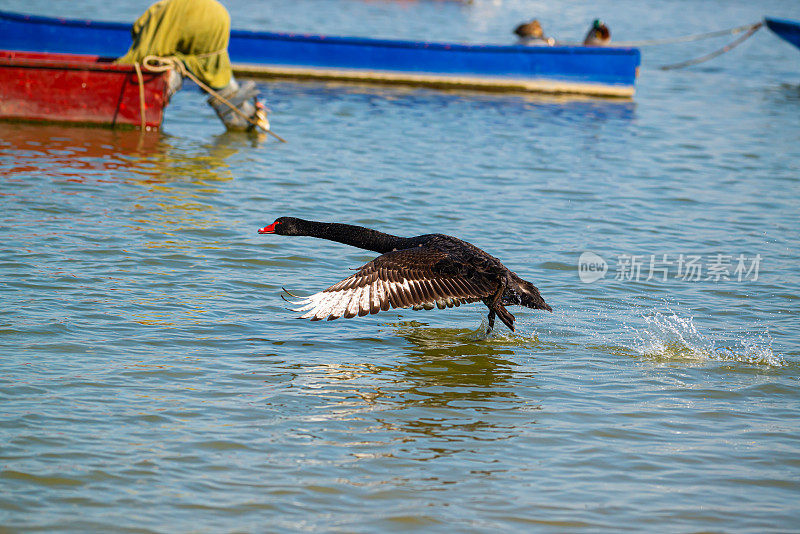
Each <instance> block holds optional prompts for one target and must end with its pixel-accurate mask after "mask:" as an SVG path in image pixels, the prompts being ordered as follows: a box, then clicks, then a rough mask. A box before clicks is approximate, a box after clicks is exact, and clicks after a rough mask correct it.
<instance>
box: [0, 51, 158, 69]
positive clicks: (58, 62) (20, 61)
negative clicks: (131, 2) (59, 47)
mask: <svg viewBox="0 0 800 534" xmlns="http://www.w3.org/2000/svg"><path fill="white" fill-rule="evenodd" d="M5 52H10V53H12V54H17V53H19V54H32V53H33V54H37V55H53V56H59V55H68V56H73V57H76V56H82V57H85V58H86V60H85V61H82V60H70V59H58V58H31V57H4V56H2V55H1V54H3V53H5ZM113 59H114V58H107V57H105V56H98V55H93V54H85V55H84V54H58V53H50V52H29V51H26V50H6V49H0V67H17V68H30V69H49V70H82V71H94V72H109V73H120V74H133V73H134V72H136V69H135V68H134V66H133V65H121V64H118V63H113ZM98 60H107V61H98ZM142 74H147V75H160V74H162V73H161V72H153V71H150V70H148V69H146V68H143V69H142Z"/></svg>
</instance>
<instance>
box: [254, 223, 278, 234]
mask: <svg viewBox="0 0 800 534" xmlns="http://www.w3.org/2000/svg"><path fill="white" fill-rule="evenodd" d="M258 233H259V234H274V233H275V223H272V224H270V225H269V226H265V227H264V228H259V229H258Z"/></svg>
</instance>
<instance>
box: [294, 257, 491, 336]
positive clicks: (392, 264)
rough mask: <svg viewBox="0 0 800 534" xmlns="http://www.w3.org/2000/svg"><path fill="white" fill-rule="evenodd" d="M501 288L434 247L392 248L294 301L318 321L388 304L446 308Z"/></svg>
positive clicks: (480, 297)
mask: <svg viewBox="0 0 800 534" xmlns="http://www.w3.org/2000/svg"><path fill="white" fill-rule="evenodd" d="M496 290H497V287H496V284H495V283H493V282H492V281H491V279H490V278H489V277H487V276H486V275H483V274H481V273H480V272H476V271H475V270H474V269H473V268H471V267H470V266H469V265H468V264H465V263H462V262H459V261H456V260H453V259H452V258H451V257H450V256H449V255H448V254H447V253H445V252H441V251H437V250H431V249H429V248H421V247H420V248H411V249H404V250H396V251H393V252H388V253H386V254H383V255H382V256H378V257H377V258H375V259H374V260H372V261H371V262H369V263H367V264H366V265H364V266H362V267H361V268H360V269H358V271H357V272H356V273H355V274H353V275H352V276H349V277H347V278H345V279H344V280H342V281H341V282H339V283H337V284H334V285H332V286H331V287H329V288H328V289H326V290H324V291H320V292H319V293H315V294H313V295H310V296H308V297H306V298H304V299H302V300H300V301H297V302H294V304H296V305H299V306H300V307H299V308H297V309H295V310H293V311H297V312H304V314H303V315H302V317H301V318H303V319H311V320H312V321H319V320H321V319H328V320H329V321H330V320H333V319H338V318H339V317H345V318H350V317H355V316H356V315H367V314H369V313H378V312H379V311H381V310H384V311H386V310H388V309H389V308H414V309H423V308H425V309H429V310H430V309H433V307H434V306H436V307H438V308H440V309H443V308H446V307H447V308H449V307H451V306H460V305H461V304H464V303H468V302H477V301H479V300H482V299H484V298H486V297H488V296H489V295H491V294H493V293H494V292H495V291H496Z"/></svg>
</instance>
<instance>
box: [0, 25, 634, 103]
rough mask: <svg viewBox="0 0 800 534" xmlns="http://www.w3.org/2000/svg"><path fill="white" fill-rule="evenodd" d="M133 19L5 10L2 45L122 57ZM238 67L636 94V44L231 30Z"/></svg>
mask: <svg viewBox="0 0 800 534" xmlns="http://www.w3.org/2000/svg"><path fill="white" fill-rule="evenodd" d="M130 28H131V26H130V25H129V24H123V23H114V22H97V21H88V20H66V19H54V18H49V17H38V16H27V15H19V14H15V13H7V12H0V48H5V49H15V50H30V51H43V52H62V53H77V54H98V55H103V56H121V55H122V54H124V53H125V51H126V50H127V49H128V47H129V46H130V42H131V37H130ZM228 51H229V53H230V56H231V61H232V62H233V64H234V72H235V73H237V74H238V75H244V76H256V77H279V78H304V79H318V80H340V81H341V80H344V81H353V82H360V83H391V84H405V85H421V86H428V87H437V88H450V89H452V88H463V89H478V90H493V91H533V92H544V93H576V94H589V95H600V96H616V97H630V96H632V95H633V92H634V82H635V81H636V74H637V69H638V67H639V63H640V54H639V50H638V49H636V48H612V47H585V46H521V45H513V46H498V45H469V44H448V43H429V42H416V41H389V40H380V39H363V38H355V37H331V36H322V35H296V34H286V33H270V32H254V31H237V30H233V31H232V32H231V39H230V45H229V47H228Z"/></svg>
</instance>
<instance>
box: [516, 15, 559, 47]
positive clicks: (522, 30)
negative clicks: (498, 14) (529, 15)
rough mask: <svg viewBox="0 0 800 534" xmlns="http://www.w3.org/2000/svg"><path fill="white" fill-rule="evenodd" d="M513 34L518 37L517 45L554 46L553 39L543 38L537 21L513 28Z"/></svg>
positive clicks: (542, 32)
mask: <svg viewBox="0 0 800 534" xmlns="http://www.w3.org/2000/svg"><path fill="white" fill-rule="evenodd" d="M514 33H515V34H516V35H517V37H519V44H524V45H549V46H552V45H554V44H555V39H552V38H550V37H545V35H544V30H543V29H542V25H541V23H540V22H539V20H538V19H533V20H532V21H530V22H524V23H522V24H520V25H519V26H517V27H516V28H514Z"/></svg>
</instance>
